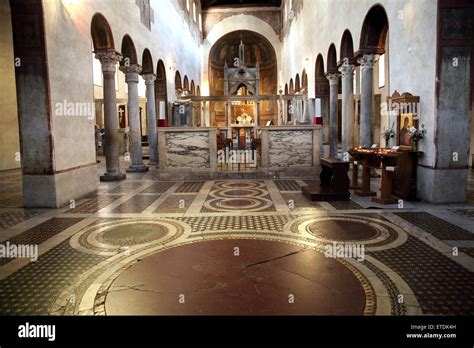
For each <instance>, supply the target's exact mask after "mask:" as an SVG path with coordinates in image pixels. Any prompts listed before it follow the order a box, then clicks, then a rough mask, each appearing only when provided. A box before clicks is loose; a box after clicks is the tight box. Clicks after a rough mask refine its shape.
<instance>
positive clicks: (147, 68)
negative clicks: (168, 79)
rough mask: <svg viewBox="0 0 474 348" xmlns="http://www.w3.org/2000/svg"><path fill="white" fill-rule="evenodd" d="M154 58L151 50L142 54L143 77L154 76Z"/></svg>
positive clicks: (145, 50) (146, 49)
mask: <svg viewBox="0 0 474 348" xmlns="http://www.w3.org/2000/svg"><path fill="white" fill-rule="evenodd" d="M153 70H154V69H153V58H152V57H151V53H150V50H149V49H148V48H145V49H144V50H143V54H142V75H145V74H153V72H154V71H153Z"/></svg>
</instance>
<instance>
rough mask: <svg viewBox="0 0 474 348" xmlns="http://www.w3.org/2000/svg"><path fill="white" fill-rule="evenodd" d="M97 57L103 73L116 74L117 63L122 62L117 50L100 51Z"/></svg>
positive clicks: (97, 52) (96, 54) (96, 53)
mask: <svg viewBox="0 0 474 348" xmlns="http://www.w3.org/2000/svg"><path fill="white" fill-rule="evenodd" d="M95 57H96V58H97V59H98V60H99V61H100V64H101V67H102V72H113V73H115V69H116V67H117V63H119V62H120V61H121V60H122V55H121V54H120V53H118V52H116V51H115V50H98V51H96V52H95Z"/></svg>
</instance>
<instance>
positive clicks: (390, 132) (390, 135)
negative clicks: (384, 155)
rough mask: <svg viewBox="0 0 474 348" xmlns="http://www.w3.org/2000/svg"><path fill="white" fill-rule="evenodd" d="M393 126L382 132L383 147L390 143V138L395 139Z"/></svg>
mask: <svg viewBox="0 0 474 348" xmlns="http://www.w3.org/2000/svg"><path fill="white" fill-rule="evenodd" d="M393 126H394V124H393V123H392V125H391V126H390V128H388V129H385V130H384V132H383V136H384V138H385V147H388V142H389V141H390V139H391V138H393V137H395V131H394V130H393Z"/></svg>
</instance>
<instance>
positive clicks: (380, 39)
mask: <svg viewBox="0 0 474 348" xmlns="http://www.w3.org/2000/svg"><path fill="white" fill-rule="evenodd" d="M388 27H389V23H388V17H387V13H386V12H385V9H384V8H383V7H382V6H381V5H375V6H373V7H372V8H371V9H370V10H369V12H367V15H366V16H365V19H364V23H363V24H362V31H361V34H360V45H359V50H360V51H361V52H362V53H369V54H384V53H385V42H386V40H387V34H388Z"/></svg>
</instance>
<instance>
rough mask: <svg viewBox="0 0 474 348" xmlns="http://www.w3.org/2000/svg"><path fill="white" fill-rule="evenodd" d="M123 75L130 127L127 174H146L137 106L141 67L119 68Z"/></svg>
mask: <svg viewBox="0 0 474 348" xmlns="http://www.w3.org/2000/svg"><path fill="white" fill-rule="evenodd" d="M120 70H122V71H123V73H124V74H125V82H126V83H127V85H128V124H129V127H130V145H131V151H130V152H131V153H130V157H131V159H132V164H131V165H130V166H129V167H128V168H127V172H146V171H148V167H147V166H146V165H145V164H143V153H142V134H141V130H140V108H139V104H138V76H139V74H140V72H141V71H142V67H141V66H140V65H138V64H131V65H128V66H122V67H120Z"/></svg>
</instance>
